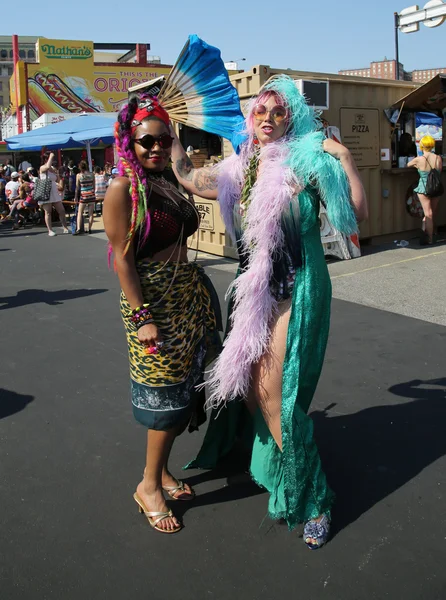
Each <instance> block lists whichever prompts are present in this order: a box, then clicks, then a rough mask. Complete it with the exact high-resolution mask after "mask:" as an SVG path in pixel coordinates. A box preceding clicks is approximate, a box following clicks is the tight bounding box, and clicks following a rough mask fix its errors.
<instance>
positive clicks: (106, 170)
mask: <svg viewBox="0 0 446 600" xmlns="http://www.w3.org/2000/svg"><path fill="white" fill-rule="evenodd" d="M112 168H113V165H112V164H110V163H105V165H104V175H105V181H106V182H107V185H108V182H109V181H110V179H111V172H112Z"/></svg>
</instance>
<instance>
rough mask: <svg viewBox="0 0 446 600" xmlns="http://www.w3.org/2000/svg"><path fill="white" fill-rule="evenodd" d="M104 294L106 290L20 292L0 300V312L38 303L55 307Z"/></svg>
mask: <svg viewBox="0 0 446 600" xmlns="http://www.w3.org/2000/svg"><path fill="white" fill-rule="evenodd" d="M104 292H108V290H106V289H97V290H96V289H92V290H86V289H80V290H55V291H47V290H20V291H19V292H17V294H16V295H15V296H6V297H4V298H0V304H3V306H0V310H6V309H7V308H17V307H19V306H27V305H29V304H38V303H39V302H42V303H44V304H48V305H49V306H57V305H58V304H63V303H64V302H65V301H66V300H73V299H74V298H85V297H86V296H95V295H96V294H103V293H104Z"/></svg>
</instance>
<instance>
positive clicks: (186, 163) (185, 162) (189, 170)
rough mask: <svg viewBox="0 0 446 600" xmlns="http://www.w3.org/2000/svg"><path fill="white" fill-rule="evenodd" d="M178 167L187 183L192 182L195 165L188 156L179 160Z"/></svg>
mask: <svg viewBox="0 0 446 600" xmlns="http://www.w3.org/2000/svg"><path fill="white" fill-rule="evenodd" d="M176 167H177V171H178V174H179V176H180V177H182V178H183V179H186V180H187V181H192V177H193V170H194V165H193V164H192V161H191V159H190V158H189V157H188V156H185V157H183V158H180V159H178V160H177V162H176Z"/></svg>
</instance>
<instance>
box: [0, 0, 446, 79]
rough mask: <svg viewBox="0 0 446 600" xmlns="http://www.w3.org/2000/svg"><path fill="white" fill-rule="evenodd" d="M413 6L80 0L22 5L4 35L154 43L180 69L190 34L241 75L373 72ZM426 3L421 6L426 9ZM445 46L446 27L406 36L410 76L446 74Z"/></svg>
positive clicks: (281, 0)
mask: <svg viewBox="0 0 446 600" xmlns="http://www.w3.org/2000/svg"><path fill="white" fill-rule="evenodd" d="M412 4H414V2H413V0H371V1H368V2H365V1H364V0H310V1H308V2H304V1H303V0H249V1H246V0H223V1H222V0H220V1H219V0H191V1H189V2H184V1H182V2H180V1H179V0H167V1H162V0H158V1H157V2H153V1H152V2H144V1H143V2H130V1H127V2H126V1H125V0H120V1H118V0H108V1H107V0H105V1H104V2H98V1H96V0H89V1H85V0H78V1H77V2H57V3H52V4H50V5H49V4H48V3H46V2H44V3H43V4H42V3H40V4H36V2H35V1H34V0H33V1H31V0H22V1H21V3H20V11H19V13H20V14H19V15H18V16H17V18H15V17H14V18H12V17H11V11H9V18H7V19H6V18H3V19H2V27H1V31H0V33H1V34H3V35H9V34H12V33H17V34H19V35H20V34H21V35H42V36H45V37H48V38H56V39H81V40H93V41H95V42H111V41H113V42H117V41H122V42H125V41H126V42H138V41H139V42H150V44H151V47H152V50H151V53H152V54H155V55H159V56H161V58H162V60H163V62H165V63H172V62H174V60H175V58H176V56H177V54H178V52H179V51H180V49H181V47H182V45H183V44H184V42H185V40H186V38H187V36H188V34H190V33H196V34H198V35H199V36H200V37H202V38H203V39H204V40H205V41H207V42H208V43H210V44H212V45H214V46H218V47H219V48H220V49H221V51H222V56H223V59H224V60H225V61H230V60H236V59H240V58H246V59H247V60H246V62H243V63H240V68H245V69H248V68H250V67H251V66H253V65H256V64H268V65H270V66H272V67H280V68H291V69H302V70H308V71H326V72H337V71H338V70H339V69H342V68H344V69H346V68H359V67H367V66H368V65H369V63H370V61H372V60H382V59H383V58H384V56H387V57H388V58H393V57H394V29H393V13H394V12H395V11H397V12H399V11H400V10H402V9H403V8H406V7H408V6H410V5H412ZM424 4H425V2H424V1H423V0H421V4H420V7H423V6H424ZM46 6H51V8H49V9H47V8H46ZM132 6H133V7H134V9H133V10H134V12H133V14H132V12H131V10H132V8H131V7H132ZM44 7H45V8H44ZM220 7H224V9H223V8H220ZM161 13H163V14H161ZM13 24H14V25H13ZM11 27H13V29H11ZM445 42H446V23H444V24H443V25H441V26H440V27H437V28H435V29H428V28H427V27H425V26H424V25H421V26H420V31H419V32H418V33H413V34H409V35H407V34H406V35H404V34H400V60H401V62H402V63H403V64H404V66H405V68H406V69H407V70H412V69H416V68H433V67H436V68H438V67H446V53H445V52H444V48H445Z"/></svg>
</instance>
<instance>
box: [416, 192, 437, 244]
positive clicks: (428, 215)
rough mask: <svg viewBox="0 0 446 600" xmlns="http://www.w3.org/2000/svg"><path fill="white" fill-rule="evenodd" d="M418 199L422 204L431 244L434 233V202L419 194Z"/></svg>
mask: <svg viewBox="0 0 446 600" xmlns="http://www.w3.org/2000/svg"><path fill="white" fill-rule="evenodd" d="M418 198H419V200H420V202H421V206H422V207H423V212H424V221H425V225H426V229H425V231H426V233H427V235H428V238H429V243H430V244H431V243H432V236H433V233H434V219H433V211H432V202H431V198H429V197H428V196H425V195H424V194H418Z"/></svg>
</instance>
